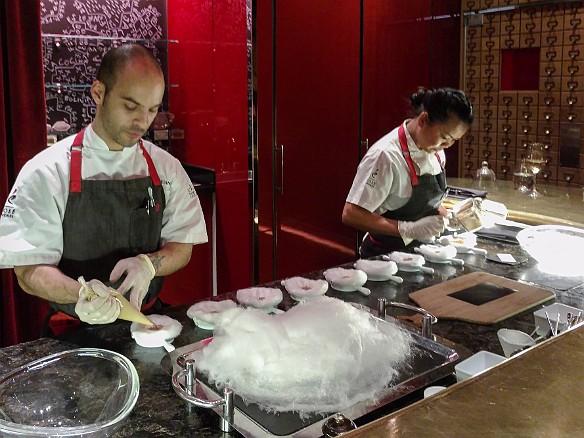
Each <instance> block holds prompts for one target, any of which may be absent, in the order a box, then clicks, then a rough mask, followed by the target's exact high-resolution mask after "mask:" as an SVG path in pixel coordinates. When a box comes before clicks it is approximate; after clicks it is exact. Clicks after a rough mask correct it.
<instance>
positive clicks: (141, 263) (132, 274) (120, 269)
mask: <svg viewBox="0 0 584 438" xmlns="http://www.w3.org/2000/svg"><path fill="white" fill-rule="evenodd" d="M123 274H126V278H125V279H124V281H123V282H122V284H121V285H120V287H118V292H119V293H121V294H125V293H126V292H127V291H130V299H129V301H130V304H132V306H134V307H135V308H136V309H140V307H142V300H144V297H145V296H146V293H147V292H148V288H149V287H150V281H151V280H152V279H153V278H154V275H155V274H156V271H155V269H154V265H152V262H151V261H150V258H149V257H148V256H147V255H145V254H139V255H137V256H136V257H129V258H127V259H122V260H120V261H119V262H118V263H116V266H114V269H113V270H112V273H111V274H110V281H111V282H115V281H118V280H119V279H120V277H121V276H122V275H123Z"/></svg>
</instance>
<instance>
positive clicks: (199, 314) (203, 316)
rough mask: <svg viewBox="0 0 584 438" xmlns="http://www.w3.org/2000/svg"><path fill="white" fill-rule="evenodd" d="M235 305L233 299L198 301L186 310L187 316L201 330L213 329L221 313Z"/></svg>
mask: <svg viewBox="0 0 584 438" xmlns="http://www.w3.org/2000/svg"><path fill="white" fill-rule="evenodd" d="M234 307H237V304H236V303H235V301H233V300H221V301H200V302H198V303H195V304H193V305H192V306H191V307H189V309H188V310H187V316H188V317H189V318H191V319H192V320H193V322H194V323H195V325H196V326H197V327H199V328H202V329H203V330H214V329H215V326H216V324H217V321H218V319H219V317H220V316H221V313H222V312H223V311H225V310H227V309H232V308H234Z"/></svg>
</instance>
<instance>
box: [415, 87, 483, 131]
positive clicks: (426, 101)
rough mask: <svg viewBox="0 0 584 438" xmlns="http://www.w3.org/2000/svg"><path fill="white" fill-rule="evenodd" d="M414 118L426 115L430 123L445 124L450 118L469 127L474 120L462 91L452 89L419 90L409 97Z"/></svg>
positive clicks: (469, 104) (470, 107)
mask: <svg viewBox="0 0 584 438" xmlns="http://www.w3.org/2000/svg"><path fill="white" fill-rule="evenodd" d="M410 104H411V106H412V110H413V112H414V116H419V115H420V114H421V113H422V112H424V111H425V112H427V113H428V120H429V121H430V123H435V122H438V123H445V122H447V121H448V120H450V118H451V117H452V116H454V117H456V118H457V119H458V120H460V121H461V122H463V123H466V124H467V125H469V126H470V125H471V124H472V122H473V119H474V115H473V112H472V105H471V103H470V101H469V100H468V98H467V97H466V95H465V94H464V92H463V91H462V90H457V89H454V88H437V89H426V88H419V89H418V91H417V92H415V93H414V94H412V95H411V96H410Z"/></svg>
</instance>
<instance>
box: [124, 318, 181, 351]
mask: <svg viewBox="0 0 584 438" xmlns="http://www.w3.org/2000/svg"><path fill="white" fill-rule="evenodd" d="M148 319H150V321H152V322H153V323H154V324H156V327H154V328H153V327H148V326H146V325H144V324H140V323H138V322H133V323H132V324H131V325H130V333H131V334H132V338H134V340H135V341H136V344H138V345H140V346H141V347H147V348H155V347H164V348H166V349H171V348H172V346H171V345H170V344H171V343H172V341H174V338H176V337H177V336H178V335H179V334H180V332H181V331H182V324H181V323H180V322H178V321H177V320H176V319H173V318H171V317H170V316H166V315H148Z"/></svg>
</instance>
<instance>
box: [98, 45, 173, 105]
mask: <svg viewBox="0 0 584 438" xmlns="http://www.w3.org/2000/svg"><path fill="white" fill-rule="evenodd" d="M132 64H140V65H141V66H142V68H145V69H149V70H150V71H151V72H153V73H155V72H158V73H159V74H160V76H162V77H164V75H163V73H162V68H161V67H160V64H159V63H158V60H157V59H156V58H155V57H154V55H153V54H152V52H151V51H150V50H148V49H147V48H145V47H144V46H141V45H140V44H124V45H121V46H119V47H116V48H113V49H111V50H110V51H109V52H107V53H106V54H105V56H104V57H103V60H102V61H101V64H100V66H99V69H98V70H97V78H96V79H97V80H98V81H100V82H101V83H103V84H104V85H105V93H106V94H107V93H108V92H109V91H110V90H111V89H112V88H113V87H114V85H115V84H116V82H117V81H118V80H119V75H120V73H121V72H123V71H124V69H125V68H126V67H128V66H129V65H132Z"/></svg>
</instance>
